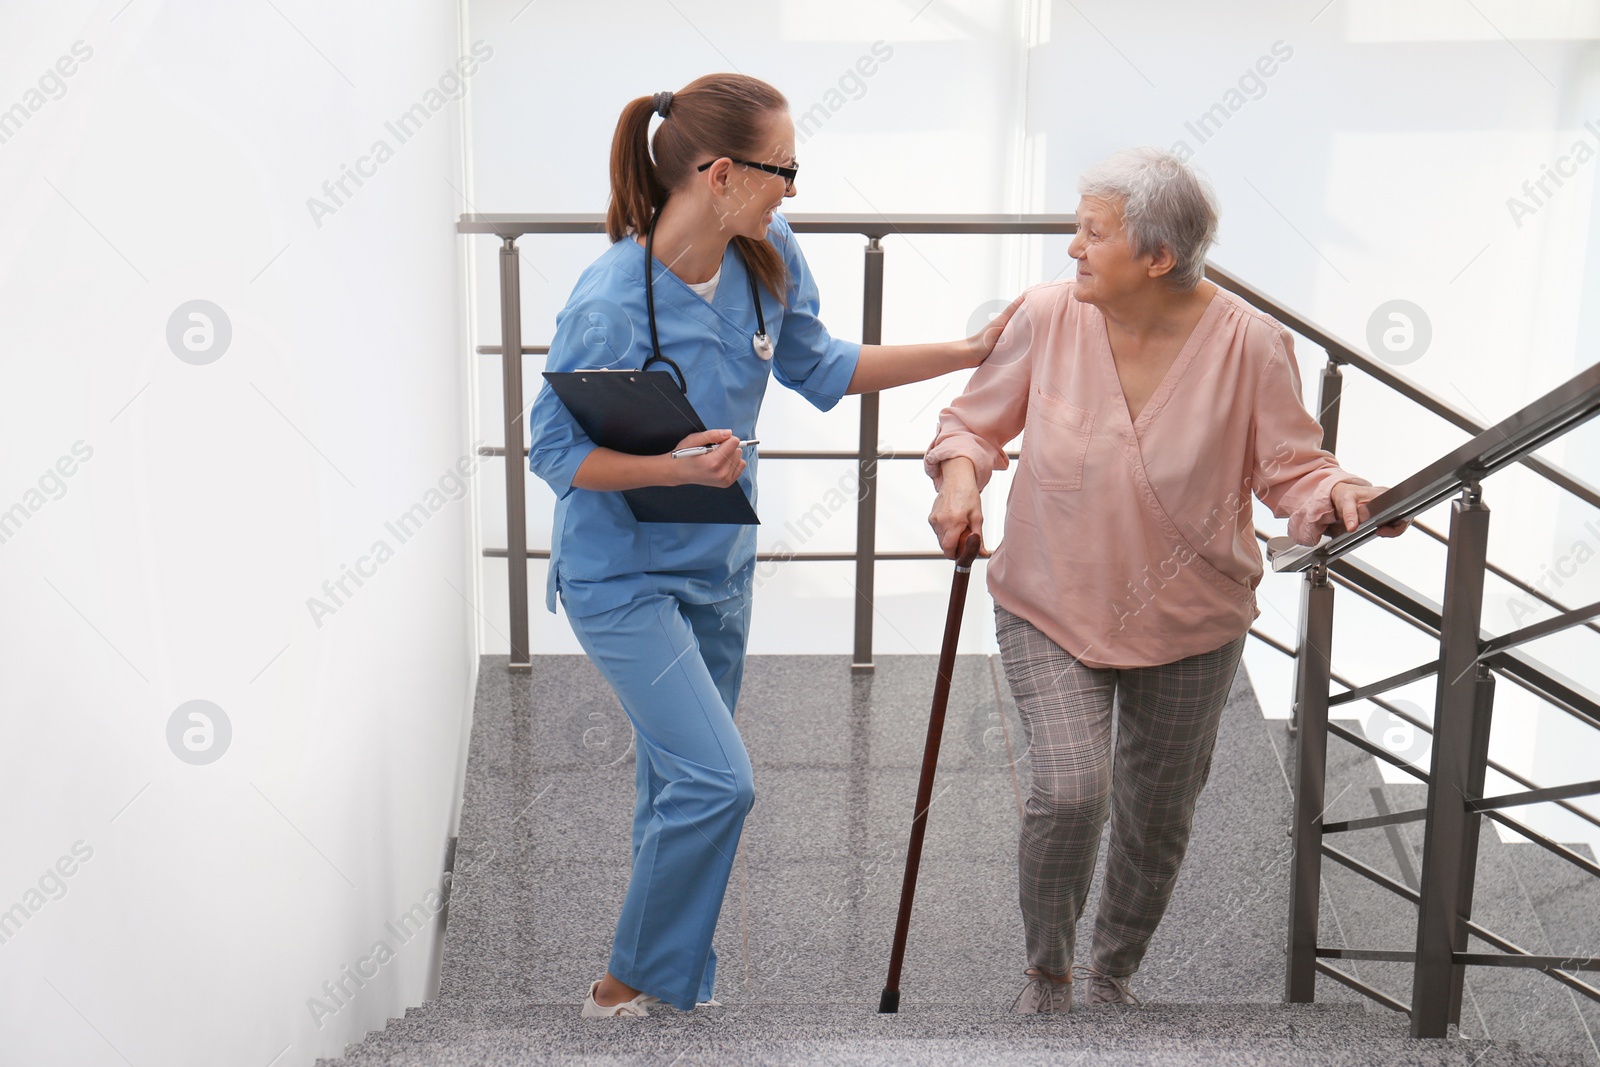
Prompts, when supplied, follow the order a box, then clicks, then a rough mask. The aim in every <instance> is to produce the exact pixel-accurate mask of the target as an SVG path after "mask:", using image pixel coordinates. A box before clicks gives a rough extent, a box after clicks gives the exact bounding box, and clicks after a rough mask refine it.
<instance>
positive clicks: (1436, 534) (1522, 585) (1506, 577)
mask: <svg viewBox="0 0 1600 1067" xmlns="http://www.w3.org/2000/svg"><path fill="white" fill-rule="evenodd" d="M1411 525H1412V526H1414V527H1415V528H1416V529H1418V530H1420V531H1421V532H1423V533H1424V534H1427V535H1428V536H1429V537H1431V538H1433V539H1434V540H1435V541H1437V542H1439V543H1440V544H1441V545H1448V544H1449V543H1450V538H1448V537H1446V536H1445V535H1444V534H1443V533H1442V532H1440V531H1438V530H1435V529H1434V528H1433V527H1432V526H1429V525H1428V524H1427V523H1425V522H1423V521H1422V520H1421V519H1412V520H1411ZM1484 569H1486V570H1487V571H1488V572H1489V573H1490V574H1492V575H1494V576H1495V577H1496V578H1499V579H1500V580H1501V581H1504V582H1509V583H1510V584H1512V585H1514V586H1516V587H1517V588H1518V589H1519V590H1521V591H1522V592H1524V593H1527V594H1528V595H1529V596H1531V597H1534V598H1536V599H1538V600H1541V601H1543V602H1544V603H1545V604H1546V605H1548V606H1549V607H1552V608H1555V609H1556V610H1557V611H1571V610H1572V608H1571V607H1570V606H1568V605H1566V604H1563V603H1562V602H1561V601H1559V600H1557V599H1556V598H1555V597H1553V596H1551V595H1550V594H1549V593H1546V592H1545V591H1544V590H1542V589H1536V588H1534V587H1533V586H1532V585H1531V584H1529V583H1528V582H1525V581H1523V580H1522V579H1521V578H1518V577H1517V576H1516V575H1515V574H1512V573H1511V572H1510V571H1508V570H1506V569H1505V568H1504V567H1500V566H1497V565H1495V564H1493V563H1490V562H1488V561H1485V562H1484ZM1583 625H1584V628H1585V629H1589V630H1593V631H1594V632H1595V633H1597V634H1600V624H1597V623H1593V622H1586V623H1584V624H1583Z"/></svg>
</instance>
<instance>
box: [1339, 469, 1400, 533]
mask: <svg viewBox="0 0 1600 1067" xmlns="http://www.w3.org/2000/svg"><path fill="white" fill-rule="evenodd" d="M1388 491H1389V487H1388V486H1386V485H1358V484H1357V483H1355V482H1340V483H1339V484H1338V485H1335V486H1334V487H1333V488H1332V489H1331V490H1329V492H1328V499H1329V501H1330V502H1331V503H1332V504H1333V513H1334V514H1335V515H1336V516H1337V517H1338V521H1339V524H1342V525H1343V526H1344V530H1343V531H1338V532H1343V533H1349V532H1350V531H1351V530H1354V529H1355V528H1356V527H1357V526H1360V525H1361V524H1362V523H1364V522H1366V521H1367V520H1368V519H1370V518H1371V517H1372V512H1371V509H1369V508H1368V507H1367V504H1368V503H1369V502H1370V501H1372V500H1373V499H1375V498H1377V497H1379V496H1381V495H1382V494H1384V493H1387V492H1388ZM1410 525H1411V520H1410V519H1401V520H1400V521H1399V522H1392V523H1390V524H1388V525H1387V526H1380V527H1378V536H1379V537H1399V536H1400V535H1401V534H1403V533H1405V531H1406V527H1407V526H1410ZM1329 532H1330V533H1335V531H1332V530H1330V531H1329ZM1336 535H1337V534H1336Z"/></svg>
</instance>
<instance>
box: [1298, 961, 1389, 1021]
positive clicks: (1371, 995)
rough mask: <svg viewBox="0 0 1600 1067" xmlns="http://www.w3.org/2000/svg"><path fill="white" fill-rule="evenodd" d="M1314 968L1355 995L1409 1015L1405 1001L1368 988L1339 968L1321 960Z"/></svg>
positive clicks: (1316, 962) (1365, 984)
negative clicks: (1347, 987) (1352, 991)
mask: <svg viewBox="0 0 1600 1067" xmlns="http://www.w3.org/2000/svg"><path fill="white" fill-rule="evenodd" d="M1314 966H1315V967H1316V968H1317V970H1319V971H1321V972H1322V973H1323V974H1325V975H1327V976H1328V977H1329V978H1332V979H1333V980H1334V981H1335V982H1341V983H1343V984H1344V985H1347V986H1349V987H1350V988H1351V989H1354V990H1355V991H1356V992H1357V993H1360V994H1361V995H1362V996H1364V997H1366V998H1367V999H1368V1000H1375V1001H1377V1002H1378V1003H1379V1004H1382V1005H1383V1006H1384V1007H1386V1008H1390V1009H1392V1010H1394V1011H1398V1012H1400V1013H1401V1014H1403V1015H1410V1014H1411V1005H1409V1004H1407V1003H1406V1002H1405V1001H1403V1000H1396V999H1394V998H1393V997H1391V996H1390V995H1389V994H1387V993H1384V992H1382V991H1381V990H1378V989H1375V988H1374V987H1372V986H1369V985H1368V984H1367V983H1365V982H1363V981H1361V979H1359V978H1355V977H1352V976H1351V975H1348V974H1345V973H1344V972H1343V971H1341V970H1339V968H1337V967H1335V966H1333V965H1332V964H1330V963H1327V962H1325V961H1323V960H1317V961H1315V964H1314Z"/></svg>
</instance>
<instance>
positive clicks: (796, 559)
mask: <svg viewBox="0 0 1600 1067" xmlns="http://www.w3.org/2000/svg"><path fill="white" fill-rule="evenodd" d="M527 556H528V558H529V559H549V558H550V550H549V549H548V548H530V549H528V552H527ZM483 557H484V558H485V559H505V558H506V550H505V549H503V548H495V547H489V548H485V549H484V550H483ZM855 558H856V554H855V553H854V552H757V553H756V559H757V560H758V561H760V562H777V563H848V562H853V561H854V560H855ZM872 558H873V559H876V560H882V561H885V562H889V563H905V562H908V561H914V560H935V559H945V558H946V557H945V556H944V554H943V553H940V552H932V551H929V552H878V553H876V554H875V555H874V556H873V557H872ZM978 558H979V559H987V558H988V557H987V556H979V557H978Z"/></svg>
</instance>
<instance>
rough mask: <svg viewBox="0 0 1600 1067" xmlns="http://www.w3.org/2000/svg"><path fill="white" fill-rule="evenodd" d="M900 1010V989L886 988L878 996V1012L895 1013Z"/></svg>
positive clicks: (883, 1013) (884, 1013) (880, 1013)
mask: <svg viewBox="0 0 1600 1067" xmlns="http://www.w3.org/2000/svg"><path fill="white" fill-rule="evenodd" d="M899 1010H900V990H898V989H885V990H884V991H883V996H881V997H879V998H878V1014H879V1015H894V1014H896V1013H897V1012H899Z"/></svg>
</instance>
